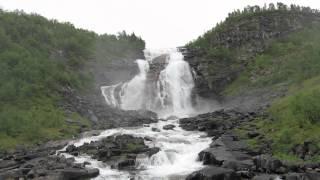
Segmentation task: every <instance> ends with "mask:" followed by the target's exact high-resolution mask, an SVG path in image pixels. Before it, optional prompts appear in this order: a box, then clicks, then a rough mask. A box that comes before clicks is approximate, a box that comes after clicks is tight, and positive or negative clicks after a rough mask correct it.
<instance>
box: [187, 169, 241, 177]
mask: <svg viewBox="0 0 320 180" xmlns="http://www.w3.org/2000/svg"><path fill="white" fill-rule="evenodd" d="M212 179H214V180H240V179H241V177H240V176H239V175H237V174H236V173H235V172H234V171H233V170H231V169H226V168H221V167H215V166H210V167H206V168H204V169H201V170H199V171H196V172H193V173H192V174H190V175H188V176H187V178H186V180H212Z"/></svg>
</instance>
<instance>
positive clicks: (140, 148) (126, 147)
mask: <svg viewBox="0 0 320 180" xmlns="http://www.w3.org/2000/svg"><path fill="white" fill-rule="evenodd" d="M144 140H145V139H144V138H140V137H134V136H132V135H118V136H109V137H106V138H103V139H101V140H99V141H94V142H90V143H85V144H83V145H82V146H79V147H76V148H75V150H74V151H73V152H78V153H79V154H88V155H91V156H92V158H94V159H97V160H99V161H103V162H106V163H108V164H109V165H111V166H112V167H113V168H117V169H122V170H123V169H133V168H134V165H135V161H136V157H137V156H138V155H139V154H147V155H148V156H149V157H150V156H152V155H153V154H155V153H158V152H159V151H160V149H159V148H157V147H153V148H149V147H148V146H146V145H145V143H144ZM72 148H74V147H72Z"/></svg>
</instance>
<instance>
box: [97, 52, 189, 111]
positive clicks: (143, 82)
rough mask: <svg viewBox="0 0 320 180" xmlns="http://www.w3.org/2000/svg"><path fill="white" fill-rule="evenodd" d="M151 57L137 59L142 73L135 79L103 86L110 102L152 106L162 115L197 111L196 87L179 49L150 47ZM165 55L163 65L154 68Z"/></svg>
mask: <svg viewBox="0 0 320 180" xmlns="http://www.w3.org/2000/svg"><path fill="white" fill-rule="evenodd" d="M145 54H146V55H145V56H146V57H147V58H146V59H147V60H140V59H139V60H136V63H137V64H138V67H139V74H137V75H136V76H135V77H134V78H133V79H132V80H130V81H129V82H125V83H119V84H116V85H112V86H103V87H101V91H102V94H103V96H104V97H105V99H106V102H107V103H108V104H109V105H111V106H113V107H118V108H121V109H124V110H138V109H148V110H151V111H154V112H157V113H158V114H159V116H160V117H163V116H166V115H176V116H181V115H186V114H190V113H193V108H192V103H191V94H192V89H193V87H194V81H193V76H192V73H191V70H190V67H189V64H188V63H187V62H186V61H184V60H183V55H182V54H181V53H180V52H178V51H177V50H176V49H170V50H166V51H164V50H162V51H156V52H150V51H146V52H145ZM161 55H162V61H164V62H160V64H161V63H162V66H163V67H164V69H162V70H161V71H160V72H157V71H153V70H152V69H150V66H152V65H154V64H156V63H157V62H154V60H155V59H156V58H158V57H159V56H161Z"/></svg>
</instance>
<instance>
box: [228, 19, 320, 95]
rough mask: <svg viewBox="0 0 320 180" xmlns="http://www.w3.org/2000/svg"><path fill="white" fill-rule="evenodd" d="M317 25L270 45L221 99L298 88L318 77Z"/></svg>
mask: <svg viewBox="0 0 320 180" xmlns="http://www.w3.org/2000/svg"><path fill="white" fill-rule="evenodd" d="M319 59H320V25H313V26H311V27H307V28H305V29H304V30H302V31H300V32H295V33H292V34H291V35H290V36H289V37H287V38H284V39H281V40H279V41H275V42H273V43H272V44H271V45H270V47H269V48H268V49H267V50H266V51H265V52H263V53H262V54H260V55H258V56H256V57H255V59H254V60H253V61H252V62H251V63H249V64H248V65H247V67H246V69H245V70H244V71H243V72H242V73H240V75H239V76H238V77H237V78H236V79H235V80H234V81H233V82H232V83H231V84H230V85H229V86H228V87H227V88H226V89H225V90H224V92H223V94H225V95H236V94H240V93H242V92H245V91H248V90H252V89H259V88H265V87H276V86H277V85H279V84H285V85H287V86H290V85H294V84H298V83H301V82H303V81H304V80H306V79H309V78H312V77H314V76H317V75H319V74H320V60H319Z"/></svg>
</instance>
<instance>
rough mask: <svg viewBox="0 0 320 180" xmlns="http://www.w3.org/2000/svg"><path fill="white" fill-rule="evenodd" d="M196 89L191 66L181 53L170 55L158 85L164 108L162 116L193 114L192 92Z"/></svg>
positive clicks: (160, 111)
mask: <svg viewBox="0 0 320 180" xmlns="http://www.w3.org/2000/svg"><path fill="white" fill-rule="evenodd" d="M193 87H194V82H193V77H192V74H191V71H190V67H189V64H188V63H187V62H185V61H184V60H183V55H182V54H181V53H180V52H177V51H173V52H171V53H170V58H169V63H168V65H167V67H166V68H165V69H164V70H163V71H161V73H160V76H159V81H158V83H157V94H158V97H159V98H160V101H161V105H162V108H160V109H159V110H158V112H159V113H161V114H171V115H176V116H181V115H186V114H190V113H193V108H192V104H191V92H192V89H193Z"/></svg>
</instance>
